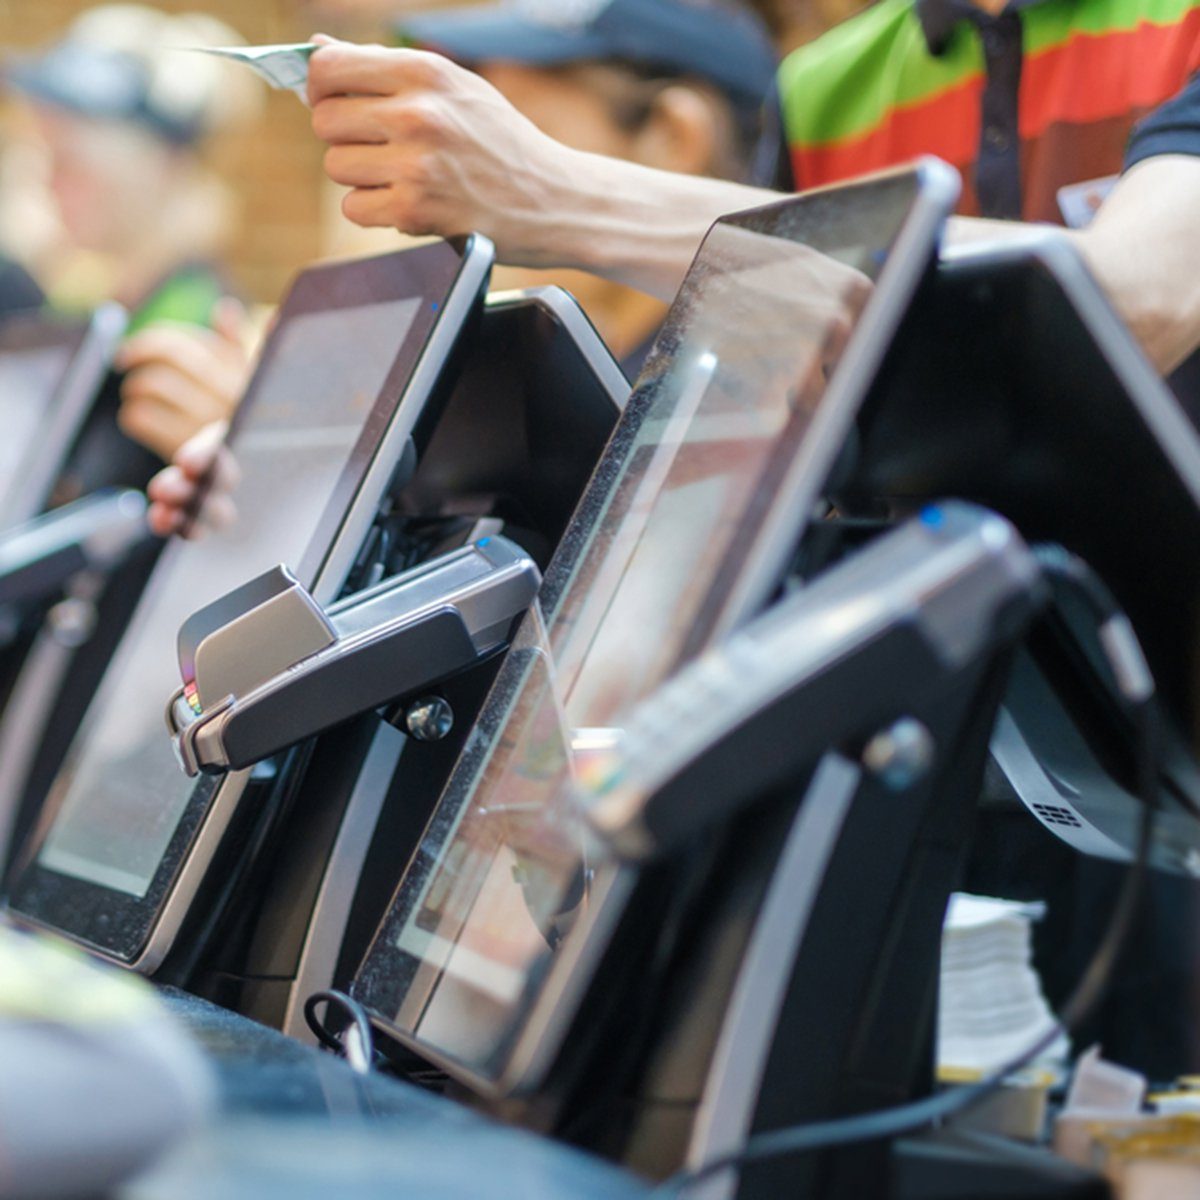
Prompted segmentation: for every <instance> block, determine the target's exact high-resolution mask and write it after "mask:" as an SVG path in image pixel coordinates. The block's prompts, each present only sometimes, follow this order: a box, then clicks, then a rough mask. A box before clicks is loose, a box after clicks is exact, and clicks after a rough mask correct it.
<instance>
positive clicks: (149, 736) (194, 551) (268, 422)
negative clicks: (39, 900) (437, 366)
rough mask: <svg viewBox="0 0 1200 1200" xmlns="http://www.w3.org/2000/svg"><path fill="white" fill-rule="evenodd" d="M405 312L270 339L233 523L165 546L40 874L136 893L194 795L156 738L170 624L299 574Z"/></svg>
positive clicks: (327, 317) (335, 321) (326, 318)
mask: <svg viewBox="0 0 1200 1200" xmlns="http://www.w3.org/2000/svg"><path fill="white" fill-rule="evenodd" d="M417 304H418V301H416V300H412V299H409V300H402V301H397V302H393V303H386V304H375V305H371V306H370V307H367V308H358V309H354V310H351V311H350V312H345V311H342V312H333V313H313V314H309V315H306V316H302V317H299V318H296V319H295V320H292V321H289V322H288V324H287V325H286V326H285V327H284V328H283V329H282V330H281V331H280V337H279V342H278V349H277V363H278V366H277V369H275V370H273V371H269V372H268V373H267V375H266V377H265V378H263V379H262V380H261V383H260V386H259V389H258V393H257V395H256V396H255V398H254V407H253V409H252V411H251V412H250V413H249V414H248V415H247V419H246V421H245V424H244V425H243V426H242V428H241V429H240V430H239V432H238V436H237V441H236V449H237V458H238V463H239V465H240V467H241V469H242V472H243V482H242V484H241V486H240V487H239V488H238V490H237V492H236V493H235V495H234V499H235V501H236V503H237V506H238V511H239V520H238V521H237V522H235V523H234V525H233V526H232V527H231V528H230V529H229V530H228V531H227V532H225V533H222V534H220V535H219V536H215V537H210V538H206V539H205V540H203V541H201V542H199V543H198V544H196V545H190V546H185V547H179V548H177V550H176V551H175V553H174V555H173V559H172V561H171V562H170V563H169V564H166V565H164V567H163V568H162V573H161V575H160V577H159V578H158V579H156V580H155V582H154V585H153V586H152V587H151V589H150V591H149V592H148V593H147V596H146V598H145V601H144V602H143V604H142V606H141V611H140V612H139V614H138V616H137V617H136V618H135V620H134V623H133V626H132V629H133V632H132V634H131V635H130V636H129V637H127V638H126V639H125V641H124V642H123V643H122V646H121V650H120V653H119V655H118V656H117V658H115V659H114V661H113V664H112V667H111V668H110V670H109V672H108V676H107V679H106V683H105V686H104V688H103V690H102V691H101V692H100V693H99V695H98V696H97V698H96V701H95V703H94V704H93V706H92V710H91V714H90V718H89V721H88V724H87V726H86V735H85V737H84V738H83V744H82V746H81V747H80V751H79V753H78V754H77V755H75V756H74V757H73V758H72V761H71V764H70V781H69V782H67V783H66V786H65V790H64V792H63V804H62V808H61V809H60V810H59V814H58V819H57V820H56V821H55V823H54V827H53V829H52V830H51V832H50V835H49V836H48V837H47V839H46V842H45V844H44V845H43V847H42V851H41V854H40V856H39V859H40V862H41V864H42V865H43V866H44V867H49V868H50V869H51V870H54V871H58V872H60V873H61V874H64V875H73V876H75V877H76V878H79V879H87V880H90V881H92V882H93V883H98V884H101V885H103V886H104V887H108V888H112V889H114V890H115V891H119V892H128V893H129V894H131V895H135V896H141V895H144V894H145V892H146V889H147V888H148V887H149V886H150V883H151V881H152V880H153V878H154V874H155V872H156V871H157V869H158V864H159V863H160V862H161V860H162V856H163V852H164V851H165V850H166V847H167V843H168V842H169V841H170V839H171V834H172V833H173V832H174V829H175V825H176V824H177V822H178V820H179V817H180V814H181V812H182V810H183V807H184V806H185V805H186V804H187V801H188V797H189V796H190V795H191V792H192V787H193V784H192V782H191V781H190V780H189V779H187V778H186V777H185V776H184V775H183V773H182V772H181V771H180V769H179V764H178V763H177V762H176V761H175V756H174V754H173V753H172V750H171V744H170V740H169V739H168V738H167V737H166V736H165V735H164V733H163V719H162V701H163V698H164V697H166V696H169V695H170V693H171V692H172V690H173V689H175V688H176V687H178V686H179V669H178V663H177V658H176V652H175V638H176V635H177V633H178V631H179V627H180V625H182V624H183V622H184V620H185V619H186V618H187V617H188V616H190V615H191V614H192V613H193V612H195V611H196V609H198V608H201V607H202V606H203V605H205V604H207V603H209V602H210V601H212V600H216V599H218V598H220V597H221V596H223V595H224V594H225V593H226V592H228V591H230V590H231V589H232V588H234V587H237V586H238V585H239V584H241V583H244V582H245V581H246V580H247V579H253V578H254V577H255V576H256V575H260V574H261V573H262V572H263V571H266V570H269V569H270V568H271V567H273V566H274V565H275V564H276V563H279V562H285V563H288V564H294V565H296V566H299V564H300V560H301V558H302V556H303V555H304V552H305V549H306V548H307V546H308V543H309V540H310V539H311V538H312V535H313V533H314V531H315V530H316V528H317V524H318V522H319V520H320V518H321V515H322V514H323V513H324V511H325V506H326V505H327V504H328V502H329V499H330V496H331V495H332V493H333V488H334V485H335V484H336V483H337V481H338V479H339V477H340V476H341V473H342V470H343V468H344V467H345V465H346V463H347V461H348V460H349V458H350V452H351V450H353V448H354V445H355V443H356V442H357V441H358V438H359V435H360V434H361V433H362V430H363V426H364V424H365V423H366V420H367V417H368V416H369V415H370V413H371V410H372V408H373V407H374V405H375V401H376V397H377V396H378V394H379V389H380V388H381V386H382V385H383V382H384V380H385V379H386V377H387V375H388V372H389V370H390V368H391V365H392V360H393V359H394V357H395V353H396V348H397V346H399V345H400V344H401V342H402V341H403V340H404V333H405V331H406V330H407V328H408V327H409V326H410V325H411V324H412V320H413V317H414V315H415V311H416V308H417ZM348 321H352V322H353V326H352V327H353V330H354V338H355V344H356V346H361V347H362V353H360V354H356V355H354V356H347V355H339V354H338V353H337V350H338V346H339V343H343V342H344V339H345V337H346V336H347V329H348V325H347V322H348ZM306 582H308V583H311V580H307V581H306Z"/></svg>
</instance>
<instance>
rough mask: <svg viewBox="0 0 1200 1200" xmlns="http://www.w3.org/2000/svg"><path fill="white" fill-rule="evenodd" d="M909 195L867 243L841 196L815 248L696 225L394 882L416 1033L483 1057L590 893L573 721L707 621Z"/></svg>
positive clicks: (494, 1050)
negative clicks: (480, 703) (537, 579)
mask: <svg viewBox="0 0 1200 1200" xmlns="http://www.w3.org/2000/svg"><path fill="white" fill-rule="evenodd" d="M910 197H911V192H910V191H908V189H907V187H903V188H901V189H899V190H898V193H897V196H896V199H895V201H894V203H893V204H892V205H890V206H889V205H887V204H883V205H880V204H879V201H878V197H876V198H875V199H876V205H877V208H881V209H882V210H883V214H884V215H883V217H882V218H879V217H878V214H877V220H876V224H877V225H878V227H879V230H880V240H879V243H878V245H877V246H876V247H874V248H866V247H864V245H863V242H862V238H863V234H864V232H865V233H867V234H868V235H870V234H871V233H873V232H874V230H872V229H871V228H870V227H869V226H870V222H867V226H868V227H867V228H866V229H864V222H863V221H861V220H860V221H858V222H857V224H856V223H855V222H854V221H853V220H852V219H851V220H849V221H848V220H847V219H846V217H847V214H845V213H843V214H842V220H841V222H840V223H839V222H836V221H834V222H830V221H828V220H826V223H825V225H824V227H814V228H809V229H805V228H800V229H797V230H789V234H790V235H791V236H795V237H798V238H803V239H805V240H809V241H811V242H812V243H813V244H814V245H815V246H818V247H820V249H821V250H822V251H825V253H821V252H818V250H817V249H814V248H813V247H812V246H810V245H803V244H799V243H798V242H797V241H792V240H788V239H785V238H781V237H778V236H773V235H772V234H771V233H769V232H755V231H753V230H751V229H748V228H739V227H736V226H734V225H729V224H718V225H717V226H716V227H715V229H714V230H713V231H712V233H711V234H710V235H709V238H708V240H707V241H706V243H705V245H704V248H703V249H702V251H701V253H700V256H699V258H698V259H697V262H696V264H694V265H693V268H692V271H691V273H690V274H689V277H688V281H687V283H686V284H685V286H684V290H683V292H682V293H681V294H680V297H679V298H678V299H677V300H676V302H675V305H674V307H673V308H672V311H671V314H670V317H669V318H668V323H667V326H666V328H665V330H664V332H663V333H662V334H661V335H660V338H659V342H658V345H657V347H656V351H655V353H654V354H653V355H652V357H651V359H650V362H649V363H648V365H647V368H646V370H645V372H644V373H643V375H642V378H641V379H640V380H639V384H638V387H637V389H635V393H634V397H633V399H631V401H630V406H629V409H628V411H627V415H626V418H625V420H624V421H623V422H622V427H621V428H620V429H619V431H618V434H617V435H616V439H615V442H614V446H615V447H616V448H617V449H616V451H615V453H616V454H617V456H618V457H617V459H616V461H606V462H605V463H604V464H602V466H601V469H600V471H599V472H598V480H599V483H598V485H597V486H596V487H594V488H593V489H592V490H591V491H590V492H589V495H588V497H587V498H585V501H584V505H583V509H582V510H581V511H582V513H583V516H582V518H579V517H577V522H578V521H581V520H582V522H583V525H584V528H583V529H581V530H579V532H578V534H577V536H574V537H573V536H572V535H571V534H569V535H568V540H567V543H566V544H568V545H571V546H572V547H573V549H574V551H575V556H574V561H573V563H572V564H571V566H570V568H569V578H568V582H567V583H566V585H565V587H564V588H563V589H562V590H561V592H560V597H561V598H560V600H559V602H558V604H557V606H556V607H555V609H554V611H553V612H551V613H548V614H547V616H546V621H545V629H544V630H542V629H540V628H539V627H538V626H537V625H536V624H534V623H532V622H527V624H526V627H525V628H524V629H523V630H522V633H521V636H520V639H519V640H518V643H517V646H516V648H515V649H514V652H513V653H512V654H510V656H509V659H508V661H507V662H506V664H505V666H504V668H503V670H502V672H501V676H500V679H499V680H498V682H497V685H496V688H495V689H494V691H493V693H492V696H491V697H490V698H489V701H488V705H487V707H486V709H485V712H484V715H483V718H482V720H481V721H480V723H479V725H478V726H477V729H476V731H475V732H474V733H473V734H472V737H471V740H470V742H469V744H468V748H467V751H466V753H465V754H464V756H463V758H462V760H461V762H460V764H459V767H458V769H457V770H456V772H455V774H454V776H453V778H452V779H451V781H450V783H449V785H448V787H447V789H446V791H445V793H444V794H443V796H442V799H441V801H440V802H439V805H438V809H437V812H436V814H435V817H434V821H433V823H432V824H431V826H430V829H429V831H428V832H427V834H426V838H425V840H424V842H423V844H422V846H421V848H420V851H419V852H418V855H417V857H416V859H414V863H413V866H412V867H411V868H410V870H409V872H408V874H407V875H406V876H405V880H404V883H403V885H402V887H401V890H400V893H399V898H398V901H397V911H396V912H395V913H394V914H393V917H392V924H391V925H390V926H389V928H390V929H391V930H392V933H391V935H390V936H391V937H392V938H393V939H394V940H393V943H392V944H393V945H394V947H395V948H396V949H397V950H399V952H400V959H399V963H400V966H399V968H398V970H399V974H400V985H399V995H398V998H397V999H398V1003H397V1006H396V1011H395V1024H396V1025H397V1027H398V1028H400V1029H402V1030H406V1031H408V1032H410V1033H411V1034H413V1035H414V1036H415V1037H416V1038H417V1039H418V1040H419V1041H421V1042H422V1043H423V1044H424V1045H426V1046H429V1047H432V1048H435V1049H436V1050H437V1051H438V1052H439V1053H441V1054H443V1055H448V1056H450V1057H452V1058H454V1059H457V1060H458V1061H460V1062H462V1063H464V1064H467V1065H468V1066H470V1067H471V1068H472V1069H473V1070H476V1071H480V1072H483V1073H484V1074H488V1073H493V1072H495V1071H496V1070H497V1069H498V1068H499V1064H500V1063H501V1062H502V1061H503V1055H504V1053H505V1050H506V1048H507V1046H508V1045H509V1044H510V1042H511V1039H512V1037H513V1036H514V1034H515V1032H516V1030H517V1028H518V1022H519V1020H520V1017H521V1013H522V1011H523V1008H524V1007H525V1006H527V1005H528V1004H529V1003H530V1002H531V999H532V997H533V995H534V994H535V993H536V987H537V983H538V981H539V979H540V978H541V977H542V976H543V974H544V973H545V971H546V970H547V969H548V966H549V963H550V961H551V959H552V957H553V951H554V948H555V947H556V946H557V945H558V944H559V942H560V941H561V939H562V937H563V936H564V934H565V933H566V931H567V930H568V929H569V928H570V926H571V924H572V922H573V921H575V920H576V919H577V918H578V916H579V913H580V912H581V910H582V909H583V908H585V907H586V906H587V905H588V904H589V903H594V902H595V900H596V896H595V895H594V894H589V890H590V889H591V888H592V886H593V881H592V877H591V872H590V870H589V867H588V855H587V847H586V841H585V835H584V833H583V830H582V826H581V824H580V823H579V822H578V821H577V819H576V815H575V813H574V811H573V809H572V807H571V804H570V801H569V796H570V788H569V786H568V785H569V783H570V781H571V778H572V775H573V774H574V773H577V772H578V771H579V770H580V768H581V765H584V764H583V762H582V759H581V752H580V749H579V738H578V734H579V733H580V731H585V730H586V731H596V730H599V731H600V732H603V730H604V728H605V727H611V726H612V725H614V724H615V723H618V722H619V719H620V715H621V714H622V713H623V712H624V711H626V710H627V709H628V707H629V706H630V705H632V704H634V703H636V702H637V701H638V700H641V699H643V698H644V697H646V696H647V695H649V694H650V693H651V692H652V691H653V689H654V688H655V687H656V686H658V684H659V683H661V682H662V681H663V680H664V679H665V678H666V677H667V676H668V675H669V674H670V673H671V672H672V671H673V670H675V669H676V668H677V667H678V665H679V664H680V663H681V662H682V661H684V659H685V658H686V657H687V656H688V655H689V654H691V653H694V652H695V651H696V650H698V649H699V648H701V647H702V646H703V645H704V643H705V639H706V638H709V637H710V636H711V635H712V634H713V632H714V630H715V629H716V628H717V625H718V622H719V620H720V618H721V614H722V611H723V606H724V604H725V601H726V599H727V598H728V596H729V594H730V589H731V587H732V586H733V583H734V580H735V579H736V577H737V576H738V573H739V569H740V567H741V566H742V565H743V564H744V562H745V556H746V555H747V554H748V552H749V551H748V546H749V544H750V543H751V541H752V538H753V535H754V533H755V531H756V530H757V528H758V526H759V524H760V522H761V521H762V518H763V516H764V513H765V512H766V511H767V509H768V507H769V506H770V505H771V504H772V502H773V501H774V500H775V499H776V497H777V496H778V493H779V489H780V488H781V486H782V484H783V481H784V477H785V473H786V471H787V469H788V467H789V466H790V465H791V464H792V463H793V461H794V460H795V459H796V457H797V454H798V452H799V449H800V447H801V445H802V444H803V442H804V439H805V436H806V434H807V432H808V430H809V426H810V424H811V421H812V418H813V415H814V413H815V411H816V409H817V407H818V405H819V403H820V401H821V399H822V397H823V395H824V392H825V388H826V381H827V379H828V378H829V376H830V374H831V372H832V370H833V368H834V367H835V366H836V364H837V362H838V360H839V358H840V355H841V353H842V351H843V350H844V348H845V346H846V342H847V339H848V337H849V335H850V333H851V331H852V330H853V328H854V325H855V323H856V322H857V319H858V316H859V314H860V313H861V311H862V309H863V306H864V305H865V303H866V301H867V299H868V298H869V296H870V293H871V291H872V288H873V283H874V280H875V279H876V278H877V277H878V273H879V269H880V268H881V266H882V263H883V260H884V258H885V257H886V251H887V250H888V249H889V248H890V245H891V242H892V240H893V239H894V238H895V236H896V234H897V232H898V230H899V227H900V225H901V223H902V219H903V216H904V214H905V213H906V211H907V205H908V202H909V199H910ZM852 215H853V214H850V216H852ZM766 220H768V221H769V218H767V219H766ZM848 225H849V226H852V227H853V232H854V234H855V235H856V236H855V237H854V239H853V243H851V242H850V241H849V239H845V240H839V238H840V235H842V234H843V233H845V232H849V230H848V229H847V226H848ZM623 434H624V436H623ZM589 736H591V734H590V733H589ZM391 1015H392V1014H391V1013H390V1012H389V1016H391Z"/></svg>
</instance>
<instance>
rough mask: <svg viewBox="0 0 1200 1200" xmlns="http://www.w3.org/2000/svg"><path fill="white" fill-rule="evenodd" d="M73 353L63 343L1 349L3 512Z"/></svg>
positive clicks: (0, 495)
mask: <svg viewBox="0 0 1200 1200" xmlns="http://www.w3.org/2000/svg"><path fill="white" fill-rule="evenodd" d="M71 353H72V352H71V351H70V350H69V349H67V348H66V347H62V346H46V347H43V348H39V349H36V350H32V349H30V350H0V429H3V431H4V435H3V437H0V513H3V512H4V511H5V510H6V508H7V507H8V503H9V491H10V489H11V488H16V487H19V486H20V484H21V479H22V475H21V466H22V465H23V463H24V461H25V459H26V457H27V456H28V454H29V452H30V450H31V449H32V448H33V446H34V443H35V439H36V438H37V435H38V431H39V429H41V428H43V427H44V426H45V424H46V421H47V419H48V417H49V415H50V405H51V403H52V401H53V400H54V393H55V391H56V389H57V388H58V386H59V384H60V383H61V382H62V378H63V375H64V374H65V373H66V370H67V367H68V366H69V365H70V361H71Z"/></svg>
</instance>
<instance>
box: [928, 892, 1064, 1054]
mask: <svg viewBox="0 0 1200 1200" xmlns="http://www.w3.org/2000/svg"><path fill="white" fill-rule="evenodd" d="M1044 912H1045V907H1044V906H1043V905H1041V904H1020V903H1016V902H1014V901H1011V900H996V899H993V898H991V897H988V896H969V895H966V894H964V893H956V894H955V895H954V896H953V897H951V900H950V907H949V909H948V910H947V913H946V922H945V925H944V927H943V930H942V968H941V995H940V998H939V1003H938V1068H939V1071H942V1070H946V1071H949V1072H952V1073H963V1072H966V1073H973V1072H979V1073H982V1074H986V1073H988V1072H991V1071H993V1070H995V1069H996V1068H997V1067H1002V1066H1004V1065H1005V1064H1006V1063H1008V1062H1011V1061H1012V1060H1013V1059H1014V1058H1016V1057H1017V1056H1018V1055H1019V1054H1021V1053H1022V1052H1023V1051H1024V1050H1025V1049H1026V1048H1027V1047H1028V1046H1030V1045H1032V1043H1033V1042H1034V1041H1035V1040H1037V1039H1038V1038H1039V1037H1041V1036H1042V1035H1044V1034H1046V1033H1048V1032H1049V1031H1050V1030H1051V1028H1052V1027H1053V1026H1054V1024H1055V1019H1054V1015H1053V1013H1052V1012H1051V1011H1050V1006H1049V1004H1047V1002H1046V997H1045V994H1044V993H1043V991H1042V984H1041V980H1040V979H1039V978H1038V975H1037V972H1036V971H1035V970H1034V968H1033V945H1032V928H1033V922H1034V921H1035V920H1037V919H1039V918H1040V917H1041V916H1042V915H1043V914H1044ZM1069 1050H1070V1045H1069V1043H1068V1042H1067V1039H1066V1038H1065V1037H1060V1038H1058V1039H1057V1041H1056V1042H1055V1043H1054V1044H1053V1045H1052V1046H1051V1047H1050V1049H1049V1050H1048V1051H1047V1052H1046V1053H1045V1054H1043V1055H1041V1056H1040V1058H1039V1059H1038V1060H1037V1061H1038V1062H1039V1063H1042V1064H1046V1065H1050V1064H1054V1063H1061V1062H1062V1061H1064V1060H1065V1059H1066V1056H1067V1054H1068V1053H1069Z"/></svg>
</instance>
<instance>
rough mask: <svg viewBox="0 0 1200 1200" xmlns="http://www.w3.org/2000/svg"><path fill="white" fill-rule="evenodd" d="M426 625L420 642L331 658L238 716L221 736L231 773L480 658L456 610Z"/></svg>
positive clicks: (387, 643) (378, 644) (372, 646)
mask: <svg viewBox="0 0 1200 1200" xmlns="http://www.w3.org/2000/svg"><path fill="white" fill-rule="evenodd" d="M420 627H421V628H420V636H419V637H408V638H400V637H391V638H379V639H373V641H372V642H371V643H367V644H365V645H364V647H363V649H364V650H370V651H371V652H370V653H363V654H359V655H354V654H351V655H345V654H343V655H338V656H332V657H331V658H330V661H329V662H328V663H327V664H326V665H325V666H324V667H323V669H322V670H321V671H314V672H297V673H296V674H295V676H294V677H293V678H292V679H291V680H289V681H287V682H286V683H284V684H283V686H282V687H280V688H279V691H278V699H279V701H281V702H280V703H260V704H252V705H247V706H245V707H242V708H237V709H233V710H231V711H230V714H229V716H228V718H227V720H226V721H225V725H224V731H223V736H222V742H223V745H224V750H225V756H226V758H227V759H228V762H229V767H230V768H231V769H233V770H237V769H240V768H242V767H248V766H250V765H251V764H253V763H255V762H257V761H258V760H259V759H261V758H262V757H263V754H262V748H263V747H264V746H270V747H276V748H283V747H284V746H288V745H291V744H293V743H295V742H298V741H302V740H303V739H305V738H307V737H312V736H313V735H314V734H317V733H321V732H322V731H323V730H326V729H329V728H331V727H332V726H334V725H337V724H340V723H341V722H342V721H344V720H348V719H349V718H350V717H353V716H355V715H356V714H358V713H360V712H364V711H367V710H369V709H372V708H378V707H379V706H380V705H383V704H387V703H388V702H389V701H391V700H394V699H397V698H398V693H397V688H398V687H403V682H402V681H406V680H411V681H412V683H411V684H410V687H411V688H423V687H427V686H429V684H430V683H432V682H435V681H437V680H439V679H443V678H445V677H446V676H447V675H452V674H455V673H457V672H458V671H460V670H462V669H463V668H464V667H468V666H470V665H471V664H472V663H473V662H475V661H476V660H477V658H478V657H479V655H478V653H477V652H476V650H475V645H474V643H473V642H472V640H471V637H470V634H469V633H468V632H467V627H466V625H465V624H464V623H463V621H462V618H461V617H459V616H458V614H457V613H455V612H454V610H453V609H450V608H446V609H443V610H441V611H440V612H438V613H435V614H433V615H431V616H426V617H424V618H423V619H422V620H421V622H420Z"/></svg>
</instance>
